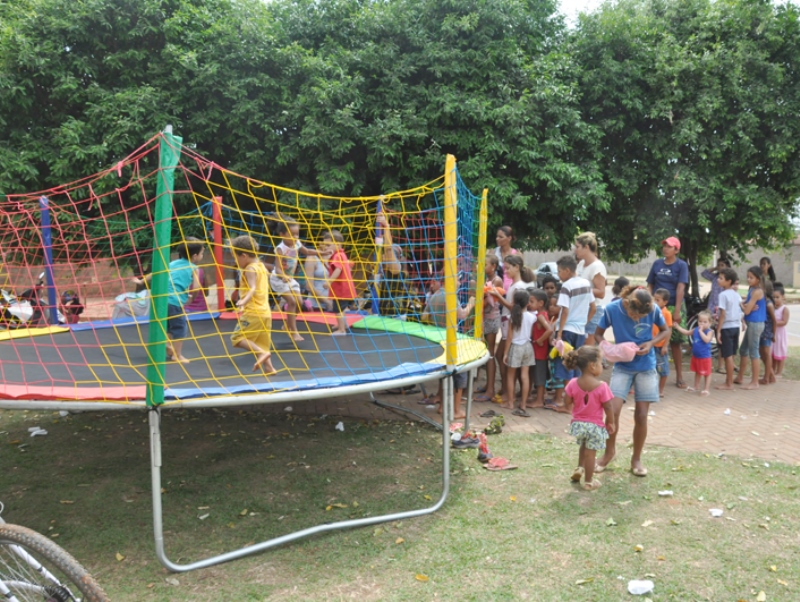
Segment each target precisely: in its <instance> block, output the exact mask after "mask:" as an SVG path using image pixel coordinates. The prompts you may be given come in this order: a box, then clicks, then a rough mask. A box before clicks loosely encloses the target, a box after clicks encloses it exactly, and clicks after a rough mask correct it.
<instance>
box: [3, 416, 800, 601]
mask: <svg viewBox="0 0 800 602" xmlns="http://www.w3.org/2000/svg"><path fill="white" fill-rule="evenodd" d="M339 420H340V418H338V417H336V418H333V417H329V418H325V419H319V420H316V419H309V418H307V417H296V416H290V415H285V414H270V413H267V412H265V411H263V410H261V409H247V410H242V411H238V410H235V411H214V410H204V411H191V412H190V411H176V412H167V413H165V417H164V423H163V424H164V461H165V464H164V488H165V490H166V493H165V495H164V504H165V529H166V536H165V537H166V547H167V554H168V555H169V557H170V558H171V559H172V560H173V561H175V562H181V563H186V562H190V561H194V560H198V559H200V558H202V557H204V556H206V555H210V554H217V553H221V552H224V551H228V550H231V549H233V548H235V547H239V546H243V545H246V544H248V543H251V542H257V541H262V540H264V539H267V538H270V537H275V536H278V535H282V534H285V533H288V532H291V531H294V530H296V529H300V528H304V527H309V526H312V525H315V524H319V523H322V522H326V521H332V520H341V519H346V518H354V517H361V516H368V515H377V514H383V513H386V512H393V511H397V510H400V509H402V510H406V509H413V508H421V507H425V506H427V505H430V504H431V503H432V501H431V500H429V499H427V498H431V499H432V500H436V499H437V498H438V495H439V479H440V462H439V454H440V441H441V436H440V435H439V434H438V433H437V432H435V431H434V430H433V429H432V428H430V427H427V426H423V425H419V424H417V423H409V422H382V423H369V424H367V423H362V422H355V421H349V420H347V419H346V418H345V419H343V420H344V422H345V431H344V432H338V431H336V430H335V429H334V425H335V424H336V422H338V421H339ZM32 425H40V426H43V427H45V428H46V429H47V430H48V431H49V435H47V436H46V437H37V438H33V439H31V438H29V437H28V433H27V427H29V426H32ZM0 432H2V434H0V459H1V460H2V462H1V463H0V465H1V466H2V490H1V492H2V493H1V494H0V499H1V500H2V501H3V502H5V504H6V512H5V518H6V519H7V520H9V521H10V522H17V523H20V524H24V525H26V526H29V527H32V528H34V529H36V530H39V531H41V532H44V533H47V534H49V535H50V536H51V537H54V538H55V540H56V541H57V542H59V543H60V544H61V545H62V546H64V547H65V548H66V549H67V550H69V551H70V552H71V553H73V554H74V555H75V556H76V557H77V558H79V559H80V560H81V561H82V562H83V563H84V564H85V565H86V566H87V568H88V569H89V570H90V571H91V572H92V573H93V574H94V576H95V577H96V578H97V579H98V580H99V581H100V583H101V584H102V585H103V586H104V588H105V589H106V590H107V592H108V593H109V595H110V597H111V599H112V600H115V601H126V600H170V601H176V600H177V601H180V600H192V601H195V600H211V599H215V600H217V599H219V600H237V601H238V600H266V599H269V600H350V599H360V600H365V601H367V600H409V601H417V600H433V599H442V600H454V599H464V600H481V601H484V600H548V601H549V600H597V601H604V600H608V601H612V600H613V601H617V600H620V599H623V598H625V599H627V597H628V594H627V593H626V584H627V582H628V580H629V579H635V578H650V579H652V580H653V581H654V582H655V584H656V589H655V592H654V594H652V595H651V596H650V598H651V599H652V600H654V601H656V600H739V599H744V600H754V599H755V598H756V595H757V594H758V592H759V591H762V590H763V591H764V592H766V594H767V600H790V599H800V579H799V578H798V575H800V553H799V552H800V549H798V548H799V547H800V540H798V537H797V533H798V532H800V496H798V490H797V488H798V486H799V485H800V477H798V474H797V472H798V470H799V469H798V467H792V466H786V465H780V464H771V465H769V466H767V465H765V463H764V462H763V461H756V460H752V459H737V458H728V457H724V456H723V457H716V456H712V455H706V454H696V453H685V452H682V451H679V450H671V449H657V448H656V449H652V448H651V449H649V450H647V454H646V456H645V461H646V463H647V466H648V468H649V470H650V476H648V477H647V478H645V479H637V478H635V477H633V476H631V475H630V474H629V473H627V472H624V471H623V469H622V467H623V466H624V465H625V460H624V459H620V460H619V462H618V465H617V467H616V468H614V469H612V470H610V471H608V472H607V473H605V475H603V476H602V478H603V482H604V485H603V487H602V488H601V489H600V490H599V491H597V492H594V493H587V492H584V491H582V490H579V489H578V488H576V487H574V486H573V485H571V484H570V483H569V482H568V476H569V474H570V472H571V469H572V468H573V466H574V465H575V462H576V458H577V448H576V446H575V445H574V444H573V443H572V442H571V441H569V440H567V439H558V438H551V437H546V436H529V435H517V434H502V435H498V436H494V437H491V438H490V447H491V448H492V450H493V451H494V453H495V454H497V455H502V456H505V457H508V458H509V459H511V460H512V461H513V462H514V463H515V464H518V465H519V469H518V470H516V471H506V472H499V473H490V472H488V471H485V470H483V469H482V468H481V467H480V465H479V464H478V463H477V461H476V460H475V451H474V450H471V451H463V452H458V451H457V452H454V457H453V460H452V466H451V469H452V490H451V493H450V497H449V499H448V502H447V503H446V504H445V506H444V508H443V509H442V510H441V511H439V512H437V513H435V514H433V515H431V516H427V517H422V518H417V519H412V520H406V521H403V522H401V523H391V524H384V525H379V526H373V527H369V528H363V529H355V530H349V531H339V532H334V533H328V534H324V535H319V536H315V537H312V538H309V539H306V540H302V541H300V542H295V543H292V544H289V545H286V546H283V547H281V548H277V549H275V550H272V551H268V552H265V553H262V554H259V555H256V556H252V557H248V558H246V559H242V560H238V561H234V562H231V563H228V564H225V565H221V566H217V567H213V568H210V569H205V570H200V571H194V572H191V573H186V574H177V575H171V574H169V573H168V572H166V571H165V570H164V569H163V568H162V567H161V566H160V564H159V563H158V561H157V560H156V559H155V555H154V553H153V543H152V527H151V508H150V494H149V483H150V473H149V456H148V439H147V424H146V417H145V416H144V415H143V414H122V413H118V414H90V413H86V414H78V415H73V416H69V417H67V418H60V417H58V415H57V414H52V413H49V412H48V413H39V414H38V415H37V414H35V413H32V412H27V413H22V412H9V411H2V412H0ZM23 445H24V447H23ZM624 455H625V452H623V456H624ZM612 466H613V465H612ZM666 489H669V490H672V491H674V496H673V497H659V495H658V492H659V490H666ZM337 504H338V505H341V506H342V507H337ZM710 508H721V509H723V510H724V511H725V516H724V517H723V518H716V519H715V518H711V517H710V514H709V509H710ZM204 514H208V517H207V518H205V519H203V520H200V519H199V518H198V517H200V516H202V515H204ZM609 519H613V522H614V523H615V524H614V525H613V526H610V525H609ZM645 524H646V525H647V526H643V525H645ZM637 545H641V546H642V550H641V551H636V546H637ZM117 553H119V554H120V555H122V556H123V557H124V558H123V559H122V560H121V561H120V560H117V557H116V555H117ZM773 568H774V570H773ZM168 579H169V581H168ZM579 582H580V584H579ZM176 583H177V585H176Z"/></svg>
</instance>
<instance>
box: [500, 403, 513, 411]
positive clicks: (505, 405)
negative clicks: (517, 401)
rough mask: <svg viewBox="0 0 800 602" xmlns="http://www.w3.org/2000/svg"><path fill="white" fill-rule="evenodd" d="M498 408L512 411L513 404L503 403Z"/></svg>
mask: <svg viewBox="0 0 800 602" xmlns="http://www.w3.org/2000/svg"><path fill="white" fill-rule="evenodd" d="M500 407H501V408H503V409H506V410H513V409H514V404H513V403H503V404H501V405H500Z"/></svg>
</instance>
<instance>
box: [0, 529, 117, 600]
mask: <svg viewBox="0 0 800 602" xmlns="http://www.w3.org/2000/svg"><path fill="white" fill-rule="evenodd" d="M3 596H5V598H6V599H9V600H18V601H19V602H27V601H29V600H30V601H33V600H36V601H37V602H43V601H44V602H73V601H74V602H77V601H80V600H87V601H90V602H108V596H106V594H105V593H104V592H103V590H102V589H101V588H100V586H99V585H98V584H97V583H96V582H95V580H94V579H93V578H92V576H91V575H89V573H87V572H86V569H84V568H83V567H82V566H81V565H80V564H79V563H78V561H77V560H75V559H74V558H73V557H72V556H70V555H69V554H68V553H67V552H65V551H64V550H63V549H62V548H61V547H60V546H58V545H57V544H56V543H55V542H53V541H51V540H50V539H48V538H47V537H44V536H43V535H40V534H39V533H37V532H36V531H32V530H31V529H28V528H26V527H20V526H19V525H9V524H0V598H2V597H3Z"/></svg>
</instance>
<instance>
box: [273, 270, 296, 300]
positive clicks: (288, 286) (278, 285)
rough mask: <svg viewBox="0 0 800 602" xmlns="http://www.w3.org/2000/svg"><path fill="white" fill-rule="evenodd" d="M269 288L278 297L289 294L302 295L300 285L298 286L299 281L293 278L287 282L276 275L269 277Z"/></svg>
mask: <svg viewBox="0 0 800 602" xmlns="http://www.w3.org/2000/svg"><path fill="white" fill-rule="evenodd" d="M269 288H270V290H272V292H273V293H275V294H276V295H287V294H289V293H295V294H297V295H299V294H300V285H299V284H297V280H295V279H294V278H292V279H291V280H288V281H287V280H284V279H283V278H281V277H280V276H276V275H275V274H270V276H269Z"/></svg>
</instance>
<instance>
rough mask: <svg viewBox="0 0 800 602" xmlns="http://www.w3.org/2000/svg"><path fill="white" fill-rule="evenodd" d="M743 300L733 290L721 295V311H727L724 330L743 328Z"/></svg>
mask: <svg viewBox="0 0 800 602" xmlns="http://www.w3.org/2000/svg"><path fill="white" fill-rule="evenodd" d="M741 302H742V298H741V297H740V296H739V293H737V292H736V291H734V290H733V289H732V288H729V289H728V290H725V291H722V292H721V293H720V294H719V310H720V311H722V310H723V309H724V310H725V321H724V322H723V323H722V328H741V327H742V306H741Z"/></svg>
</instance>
